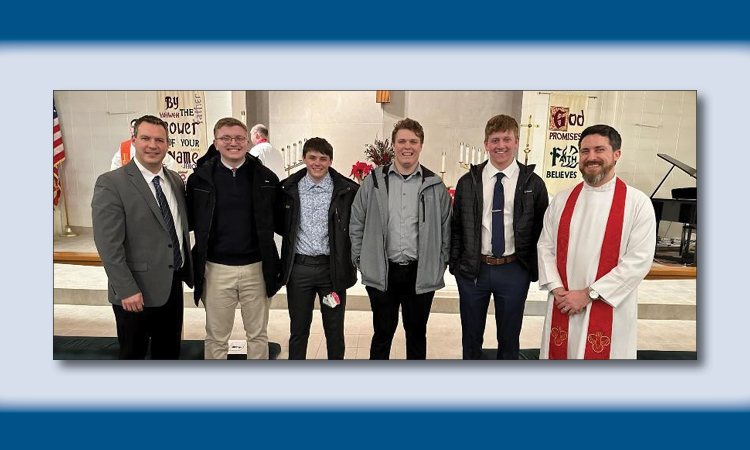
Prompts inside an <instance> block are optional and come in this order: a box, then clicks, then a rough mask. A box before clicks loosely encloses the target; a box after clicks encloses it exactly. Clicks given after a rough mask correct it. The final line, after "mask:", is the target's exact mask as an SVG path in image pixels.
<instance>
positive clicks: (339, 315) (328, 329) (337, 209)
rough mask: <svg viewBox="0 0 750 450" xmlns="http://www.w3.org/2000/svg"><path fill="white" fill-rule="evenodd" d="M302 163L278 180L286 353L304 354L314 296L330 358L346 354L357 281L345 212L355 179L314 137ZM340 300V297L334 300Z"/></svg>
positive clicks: (328, 146) (298, 356) (324, 143)
mask: <svg viewBox="0 0 750 450" xmlns="http://www.w3.org/2000/svg"><path fill="white" fill-rule="evenodd" d="M302 161H303V162H304V163H305V169H303V170H300V171H298V172H297V173H295V174H293V175H292V176H290V177H289V178H287V179H286V180H284V181H282V182H281V188H280V189H279V191H280V195H279V200H280V201H279V208H280V209H281V211H280V213H279V214H277V218H278V219H279V223H278V224H277V228H276V231H277V233H278V234H280V235H282V236H283V238H284V240H283V243H282V246H281V283H282V284H286V286H287V288H286V293H287V302H288V304H289V320H290V323H289V335H290V336H289V359H305V358H306V355H307V342H308V340H309V338H310V323H311V322H312V315H313V307H314V305H315V297H316V296H317V297H318V298H319V300H320V313H321V316H322V317H323V330H324V331H325V335H326V348H327V350H328V359H344V350H345V345H344V312H345V311H346V290H347V289H348V288H350V287H352V286H353V285H354V284H355V283H356V282H357V269H356V268H355V267H354V264H353V263H352V259H351V251H352V243H351V241H350V239H349V213H350V211H351V207H352V202H353V201H354V196H355V195H356V194H357V190H358V189H359V185H357V183H355V182H353V181H351V180H349V179H347V178H346V177H344V176H343V175H341V174H340V173H338V172H336V171H335V170H333V169H332V168H331V164H332V163H333V147H332V146H331V144H329V143H328V141H326V140H325V139H323V138H312V139H309V140H308V141H306V142H305V146H304V147H303V149H302ZM337 302H338V303H337Z"/></svg>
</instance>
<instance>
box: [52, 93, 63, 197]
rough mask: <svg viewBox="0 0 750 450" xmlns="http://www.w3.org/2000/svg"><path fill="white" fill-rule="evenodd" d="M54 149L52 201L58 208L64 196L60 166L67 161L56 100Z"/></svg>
mask: <svg viewBox="0 0 750 450" xmlns="http://www.w3.org/2000/svg"><path fill="white" fill-rule="evenodd" d="M52 148H53V151H54V152H53V153H54V156H53V157H52V158H53V159H52V174H53V177H54V184H53V187H54V193H53V198H52V201H53V203H54V204H55V206H57V204H58V202H60V194H62V184H61V183H60V169H59V167H58V166H59V165H60V164H61V163H62V162H63V161H64V160H65V147H63V140H62V132H61V131H60V120H59V119H58V118H57V107H55V102H54V100H53V101H52Z"/></svg>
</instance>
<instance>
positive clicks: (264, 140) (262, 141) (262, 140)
mask: <svg viewBox="0 0 750 450" xmlns="http://www.w3.org/2000/svg"><path fill="white" fill-rule="evenodd" d="M264 142H268V139H261V140H259V141H258V142H256V143H255V145H258V144H262V143H264Z"/></svg>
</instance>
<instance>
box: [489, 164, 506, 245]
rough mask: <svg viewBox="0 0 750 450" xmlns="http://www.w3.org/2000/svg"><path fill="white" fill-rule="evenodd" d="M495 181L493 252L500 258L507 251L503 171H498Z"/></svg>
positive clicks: (493, 197) (493, 196)
mask: <svg viewBox="0 0 750 450" xmlns="http://www.w3.org/2000/svg"><path fill="white" fill-rule="evenodd" d="M495 176H496V177H497V181H495V193H494V194H493V195H492V254H493V255H494V256H495V257H497V258H499V257H501V256H503V253H505V221H504V217H503V209H504V208H505V192H503V183H502V180H503V176H504V174H503V173H502V172H498V174H497V175H495Z"/></svg>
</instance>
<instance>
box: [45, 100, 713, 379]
mask: <svg viewBox="0 0 750 450" xmlns="http://www.w3.org/2000/svg"><path fill="white" fill-rule="evenodd" d="M53 97H54V109H55V112H56V118H57V122H56V123H58V124H59V132H58V135H57V136H56V138H55V166H54V172H55V178H54V179H55V192H54V195H55V199H54V214H53V217H54V220H53V233H54V250H53V251H54V258H53V260H54V294H53V296H54V340H53V342H54V344H53V345H54V351H53V357H54V358H55V359H116V358H117V342H116V336H117V333H116V326H115V317H114V314H113V311H112V307H111V305H110V304H109V302H108V300H107V277H106V274H105V272H104V269H103V267H102V266H101V261H100V259H99V256H98V254H97V251H96V247H95V245H94V240H93V233H92V210H91V200H92V196H93V193H94V183H95V181H96V179H97V177H98V176H99V175H101V174H102V173H104V172H106V171H109V170H110V167H111V165H112V163H113V155H115V158H116V154H117V151H118V149H119V148H120V145H121V143H122V142H124V141H126V140H127V139H129V137H130V135H129V124H130V122H131V120H133V119H136V118H139V117H141V116H143V115H146V114H151V115H155V116H159V117H162V118H164V119H165V120H166V121H167V122H168V123H169V128H170V130H169V131H170V156H172V157H173V158H174V160H175V162H176V165H177V167H178V170H177V172H178V173H179V174H180V176H181V177H182V178H183V180H186V179H187V177H188V176H189V175H190V173H192V169H193V168H194V167H195V163H196V160H197V159H198V158H199V157H200V156H202V155H203V154H204V153H205V152H206V150H207V149H208V147H209V146H210V145H211V143H212V141H213V137H214V136H213V126H214V124H215V123H216V122H217V121H218V120H219V119H220V118H223V117H234V118H236V119H239V120H241V121H242V122H243V123H245V124H246V125H247V127H248V129H249V128H251V127H252V126H253V125H255V124H265V125H266V126H267V128H268V130H269V137H268V139H269V141H270V143H271V144H272V145H273V146H274V147H275V148H276V149H278V150H280V151H281V153H282V159H283V163H284V173H285V175H290V174H292V173H294V172H296V171H298V170H300V169H304V167H305V166H304V164H302V162H301V159H302V146H303V145H304V142H305V141H306V140H308V139H310V138H313V137H323V138H325V139H327V140H328V142H330V143H331V144H332V146H333V149H334V159H333V164H332V167H333V168H334V169H336V170H337V171H338V172H339V173H341V174H343V175H345V176H348V177H350V178H352V179H356V178H357V174H358V172H357V167H360V168H361V167H363V166H365V165H374V164H373V161H372V160H371V159H369V158H368V155H367V154H366V153H365V150H366V149H367V148H368V146H370V147H372V146H374V147H377V145H378V143H379V142H381V141H383V140H385V139H386V138H388V139H390V137H391V130H392V129H393V125H394V124H395V123H396V122H398V121H399V120H401V119H403V118H406V117H409V118H412V119H415V120H417V121H418V122H419V123H421V124H422V126H423V127H424V135H425V138H424V144H423V150H422V153H421V155H420V159H419V162H420V163H421V164H423V165H424V166H426V167H427V168H429V169H431V170H432V171H433V172H435V173H438V174H440V175H441V176H442V178H443V181H444V182H445V185H446V186H447V187H448V189H449V191H450V192H451V193H452V192H453V188H454V187H455V186H456V183H457V181H458V179H459V178H460V177H461V176H462V175H463V174H465V173H466V172H467V170H468V169H469V167H471V166H472V165H475V164H478V163H481V162H483V161H485V160H486V159H487V157H486V152H485V150H484V144H483V141H484V128H485V124H486V123H487V121H488V119H489V118H491V117H493V116H495V115H497V114H507V115H510V116H512V117H514V118H515V119H516V120H517V121H518V123H519V126H520V136H519V138H520V142H519V145H518V154H517V159H518V160H519V161H520V162H521V163H524V164H534V165H535V166H536V168H535V172H536V173H537V174H538V175H539V176H541V177H542V179H543V180H544V181H545V183H546V185H547V189H548V191H549V194H550V197H551V196H552V195H554V194H556V193H557V192H560V191H562V190H565V189H567V188H568V187H571V186H573V185H574V184H577V183H579V182H581V177H580V172H579V171H578V148H577V145H578V142H577V141H578V135H579V134H580V132H581V131H582V130H583V129H584V128H585V127H587V126H590V125H594V124H599V123H602V124H608V125H611V126H613V127H614V128H615V129H617V130H618V131H619V132H620V134H621V136H622V156H621V158H620V159H619V161H617V165H616V173H617V176H618V177H620V178H621V179H622V180H623V181H624V182H625V183H627V184H628V185H630V186H633V187H635V188H637V189H638V190H640V191H642V192H644V193H645V194H646V195H648V196H650V197H651V198H652V202H653V204H654V209H655V212H656V216H657V246H656V252H655V258H654V261H653V265H652V269H651V271H650V272H649V275H648V276H647V278H646V280H645V281H644V282H643V283H641V284H640V286H639V287H638V359H697V348H696V347H697V337H696V334H697V332H696V329H697V327H696V322H697V314H696V303H697V298H696V292H697V290H696V281H697V280H696V278H697V261H698V258H697V254H698V244H697V241H698V230H697V226H698V225H697V216H698V215H697V151H696V118H697V112H696V111H697V93H696V91H551V90H534V91H55V92H54V95H53ZM359 163H363V164H360V165H359V166H358V164H359ZM350 174H351V175H350ZM184 298H185V301H184V304H185V311H184V312H185V319H184V326H183V340H184V342H183V352H182V358H186V359H202V358H203V339H204V338H205V325H206V324H205V312H204V311H203V310H202V307H195V304H194V302H193V293H192V291H191V289H189V288H187V287H185V292H184ZM546 299H547V292H546V291H540V290H539V288H538V284H537V283H535V282H533V283H531V288H530V290H529V294H528V298H527V301H526V305H525V309H524V318H523V325H522V330H521V342H520V344H521V349H522V350H521V357H522V358H526V359H535V358H538V355H539V347H540V345H541V341H542V328H543V322H544V315H545V311H546V304H547V300H546ZM315 308H316V310H317V309H318V308H319V306H318V304H317V302H316V306H315ZM490 314H491V315H492V314H494V308H493V305H492V302H491V303H490ZM345 317H346V319H345V343H346V351H345V359H368V358H369V350H370V343H371V339H372V334H373V326H372V313H371V311H370V303H369V299H368V296H367V292H366V290H365V287H364V285H362V284H361V283H359V282H358V283H357V284H356V285H355V286H354V287H352V288H350V289H349V290H348V291H347V305H346V315H345ZM244 336H245V332H244V329H243V325H242V318H241V316H240V314H239V313H238V314H236V315H235V324H234V329H233V332H232V337H231V341H230V344H231V345H230V359H244V353H245V352H246V349H245V341H244ZM268 339H269V345H270V346H271V358H272V359H287V358H288V354H289V353H288V340H289V313H288V310H287V300H286V290H285V288H283V287H282V288H281V290H280V291H279V292H278V293H277V294H276V295H275V296H274V297H273V299H272V302H271V312H270V320H269V324H268ZM496 345H497V339H496V328H495V321H494V319H493V318H492V317H489V318H488V319H487V326H486V330H485V347H487V348H485V349H484V355H483V359H493V358H494V355H493V354H492V352H493V351H494V347H495V346H496ZM390 356H391V358H392V359H405V358H406V343H405V336H404V331H403V328H402V327H401V326H399V328H398V331H397V332H396V337H395V339H394V342H393V348H392V350H391V355H390ZM326 357H327V352H326V343H325V336H324V334H323V326H322V321H321V316H320V314H319V313H318V312H317V311H316V312H315V313H314V314H313V323H312V329H311V335H310V340H309V345H308V347H307V358H308V359H326ZM461 357H462V346H461V319H460V316H459V295H458V288H457V284H456V280H455V278H454V277H453V276H452V275H451V274H450V273H449V272H448V271H447V270H446V272H445V287H444V288H443V289H441V290H439V291H437V292H436V293H435V298H434V301H433V304H432V310H431V314H430V318H429V322H428V326H427V358H428V359H444V360H452V359H461ZM456 364H460V363H458V362H456Z"/></svg>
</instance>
